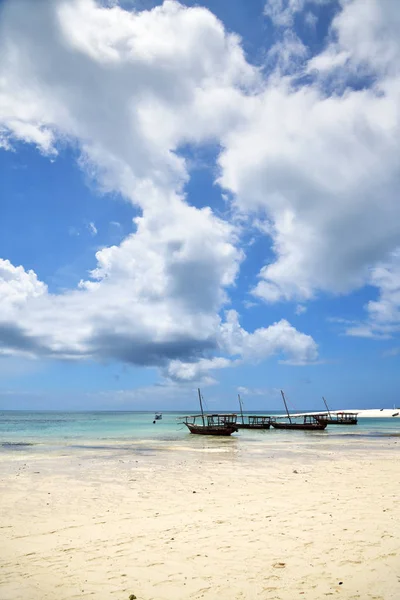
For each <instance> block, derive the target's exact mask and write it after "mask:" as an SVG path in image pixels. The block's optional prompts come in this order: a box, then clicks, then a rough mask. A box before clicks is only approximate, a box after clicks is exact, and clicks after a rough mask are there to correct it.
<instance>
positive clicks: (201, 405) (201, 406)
mask: <svg viewBox="0 0 400 600" xmlns="http://www.w3.org/2000/svg"><path fill="white" fill-rule="evenodd" d="M197 391H198V392H199V401H200V409H201V420H202V421H203V426H204V425H205V423H204V410H203V403H202V401H201V392H200V388H197Z"/></svg>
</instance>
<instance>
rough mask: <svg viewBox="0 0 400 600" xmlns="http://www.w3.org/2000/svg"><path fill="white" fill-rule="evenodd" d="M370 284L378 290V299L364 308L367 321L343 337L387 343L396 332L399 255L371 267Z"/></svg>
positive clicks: (398, 324) (399, 314)
mask: <svg viewBox="0 0 400 600" xmlns="http://www.w3.org/2000/svg"><path fill="white" fill-rule="evenodd" d="M370 284H371V285H373V286H375V287H376V288H378V292H379V293H378V298H377V299H376V300H370V301H369V302H368V303H367V305H366V307H365V308H366V312H367V318H366V320H365V321H364V322H360V323H355V324H353V325H352V326H351V327H348V328H347V330H346V333H347V335H351V336H357V337H368V338H377V339H387V338H390V337H392V336H393V334H395V333H398V332H399V331H400V251H399V250H397V251H396V252H394V253H393V254H392V256H391V257H390V260H388V261H386V262H385V263H381V264H379V265H377V266H376V267H374V268H373V269H372V271H371V277H370Z"/></svg>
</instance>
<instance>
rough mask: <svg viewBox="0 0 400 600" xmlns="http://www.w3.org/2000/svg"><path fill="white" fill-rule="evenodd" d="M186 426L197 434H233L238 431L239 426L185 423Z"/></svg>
mask: <svg viewBox="0 0 400 600" xmlns="http://www.w3.org/2000/svg"><path fill="white" fill-rule="evenodd" d="M185 425H186V427H187V428H188V429H189V431H190V433H194V434H196V435H224V436H227V435H232V433H235V432H236V431H237V427H236V425H235V426H230V425H226V426H225V425H215V426H210V425H193V424H191V423H185Z"/></svg>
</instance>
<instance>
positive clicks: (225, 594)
mask: <svg viewBox="0 0 400 600" xmlns="http://www.w3.org/2000/svg"><path fill="white" fill-rule="evenodd" d="M190 439H191V438H190ZM358 444H360V442H358V443H354V444H353V445H351V446H350V447H349V448H347V449H346V450H344V449H343V448H342V447H341V446H340V444H337V447H335V444H334V443H330V444H329V446H327V447H322V448H318V452H316V450H315V449H313V444H312V443H311V444H307V445H304V447H303V448H300V449H299V448H298V447H294V448H293V450H290V449H289V450H288V452H287V453H286V454H284V455H282V454H280V455H279V456H278V455H275V453H274V451H273V450H272V449H270V451H269V454H267V455H266V454H264V453H263V454H261V453H259V455H257V451H256V450H255V451H254V453H253V454H251V453H249V454H246V453H243V451H241V450H240V449H238V445H237V444H236V443H233V444H231V445H229V444H226V445H225V446H224V445H222V447H218V445H214V447H209V446H208V445H207V443H206V442H203V443H202V444H197V447H195V446H192V448H191V447H190V444H188V443H186V447H184V448H180V449H176V448H175V449H174V450H173V451H171V452H164V453H163V454H162V455H161V456H159V455H157V454H156V455H152V454H151V453H150V454H148V455H146V454H144V455H143V456H138V455H132V454H131V453H129V452H128V451H126V450H123V449H121V451H119V452H118V451H117V452H115V453H114V454H112V455H107V456H106V457H103V458H102V457H101V456H99V453H98V452H95V451H92V452H91V451H87V452H86V453H85V456H84V457H83V458H82V456H80V455H79V454H78V453H77V452H76V453H75V454H74V453H71V454H65V455H64V456H62V455H55V454H49V453H47V454H44V453H43V454H41V453H37V454H36V455H35V456H34V457H33V456H31V455H27V454H24V453H23V452H21V453H19V454H16V455H13V457H12V458H6V459H3V460H2V462H1V463H0V464H1V480H0V485H1V496H0V498H1V501H0V503H1V504H0V511H1V570H0V598H1V599H2V600H17V599H22V598H29V599H30V600H42V599H49V600H53V599H54V600H55V599H70V598H71V599H72V598H86V597H93V598H98V599H106V598H118V599H121V600H128V599H129V596H130V595H131V594H133V595H135V596H136V597H137V599H138V600H172V599H182V600H184V599H189V598H190V599H192V598H193V599H200V598H204V599H210V600H211V599H216V598H219V599H221V600H232V599H233V598H235V599H238V598H246V599H249V600H250V599H266V600H267V599H271V600H272V599H276V600H293V599H294V598H306V599H308V600H314V599H315V600H317V599H321V598H325V597H327V598H328V597H330V596H332V597H337V598H346V599H350V598H360V599H363V600H365V599H375V600H377V599H382V600H398V598H399V597H400V551H399V545H400V544H399V539H400V519H399V508H400V495H399V487H400V486H399V474H400V467H399V461H398V450H399V447H400V440H399V441H398V442H397V440H396V439H393V438H390V439H387V440H379V441H376V442H375V441H373V440H372V441H368V447H367V448H366V447H365V446H360V447H358ZM27 456H28V458H27Z"/></svg>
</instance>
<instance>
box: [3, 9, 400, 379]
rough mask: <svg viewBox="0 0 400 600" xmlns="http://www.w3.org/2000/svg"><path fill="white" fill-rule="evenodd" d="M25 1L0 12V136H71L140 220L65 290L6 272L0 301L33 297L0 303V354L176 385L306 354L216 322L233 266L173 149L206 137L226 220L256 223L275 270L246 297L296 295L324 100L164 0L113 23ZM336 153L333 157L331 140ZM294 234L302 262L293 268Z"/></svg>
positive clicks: (280, 335) (210, 21)
mask: <svg viewBox="0 0 400 600" xmlns="http://www.w3.org/2000/svg"><path fill="white" fill-rule="evenodd" d="M293 6H294V5H293ZM31 8H32V7H31V2H30V1H28V0H13V1H12V2H10V1H8V2H6V3H5V5H4V6H3V7H2V21H1V24H0V40H1V41H0V56H1V59H0V122H1V125H2V130H3V132H4V133H3V135H5V137H4V140H5V142H4V143H5V144H13V142H14V140H23V141H25V142H28V143H33V144H36V145H37V146H38V147H39V148H40V149H41V151H42V152H44V153H53V154H55V153H56V152H57V143H58V142H59V140H62V141H63V143H68V142H69V141H72V142H73V143H74V145H76V146H77V147H78V148H79V149H80V152H81V157H80V164H81V166H82V168H83V169H85V170H86V172H88V173H89V174H90V175H91V176H92V177H93V179H95V180H96V181H97V182H98V183H99V185H100V186H101V187H102V188H103V189H105V190H116V191H118V192H119V193H120V194H122V195H123V196H124V197H125V198H126V199H128V200H129V201H130V202H132V203H134V204H136V205H138V206H139V207H140V209H141V211H142V212H141V217H140V218H138V219H137V220H136V227H137V230H136V232H135V233H134V234H132V235H131V236H129V237H127V238H126V239H125V240H124V241H123V242H122V243H121V244H120V245H119V246H113V247H110V248H104V249H103V250H101V251H99V252H98V253H97V261H98V265H97V268H96V269H95V270H94V271H93V272H92V273H91V277H90V278H89V279H88V281H84V282H81V284H80V287H79V289H77V290H71V291H68V292H64V293H62V294H58V295H54V294H49V293H48V292H47V290H46V287H45V285H44V284H43V283H41V282H40V281H38V279H37V277H36V275H35V274H34V273H32V272H25V271H24V270H23V269H22V267H13V266H12V265H10V266H9V268H8V271H7V272H10V269H11V275H12V276H11V278H10V277H9V279H8V280H6V279H4V281H2V285H4V286H5V288H6V291H7V294H9V295H10V294H11V293H12V290H13V289H15V288H18V286H19V285H20V284H21V283H20V282H21V281H23V282H25V283H26V282H27V281H28V280H29V281H30V282H31V284H32V285H33V287H35V286H37V288H38V289H40V291H41V292H40V294H36V295H33V296H32V294H31V295H29V294H28V295H27V296H26V297H23V300H22V301H21V303H20V304H18V303H11V304H10V307H11V308H10V311H9V313H8V314H7V319H6V318H5V317H4V314H3V315H1V319H2V327H3V329H2V336H3V337H2V340H3V346H4V347H5V348H6V349H9V350H10V351H13V352H17V351H21V352H24V353H27V354H29V355H34V354H36V355H42V356H62V357H70V358H73V357H75V358H79V357H92V358H112V359H120V360H123V361H127V362H132V363H135V364H143V365H154V366H159V367H161V368H163V369H164V372H166V373H167V374H168V375H169V376H170V377H174V378H176V379H179V378H180V379H183V380H190V379H193V378H196V377H203V376H205V373H206V372H207V371H210V370H213V369H216V368H223V367H226V366H228V365H229V364H232V360H233V361H235V360H241V361H253V360H254V361H260V360H264V359H265V358H267V357H269V356H273V355H275V354H277V355H279V356H280V355H281V354H283V355H284V356H285V357H286V358H287V360H288V361H290V362H292V363H296V364H303V363H305V362H310V361H311V362H313V361H315V359H316V356H317V347H316V344H315V342H314V341H313V340H312V338H311V337H310V336H307V335H305V334H302V333H299V332H298V331H297V330H296V329H294V328H293V327H292V326H291V325H290V324H289V323H288V322H287V321H285V320H281V321H279V322H277V323H274V324H272V325H270V326H267V327H260V328H258V329H256V330H255V331H254V332H253V333H249V332H247V331H245V330H244V329H243V328H242V327H241V326H240V325H239V322H238V316H237V315H236V313H235V312H234V311H230V312H229V313H228V316H227V320H226V321H221V318H220V316H219V312H220V310H221V308H222V307H223V306H224V305H225V304H226V303H227V301H228V297H227V290H228V289H229V287H230V286H232V285H234V283H235V280H236V275H237V272H238V268H239V265H240V263H241V261H242V259H243V254H242V252H241V251H240V250H239V249H238V239H237V236H238V232H237V229H236V228H235V227H234V226H233V225H230V224H229V223H227V222H225V221H223V220H222V219H218V218H217V217H216V216H215V215H214V214H213V213H212V211H211V210H210V209H203V210H199V209H196V208H194V207H190V206H189V205H188V204H187V200H186V198H185V197H184V195H183V193H182V189H183V186H184V184H185V182H186V181H187V179H188V176H189V175H188V169H187V165H186V162H185V160H184V158H183V157H182V156H180V154H179V149H180V148H181V147H182V146H183V145H185V144H201V143H205V142H209V141H214V142H217V143H222V144H223V146H224V148H225V150H224V153H223V155H222V156H221V160H220V164H221V167H222V173H221V182H222V183H223V184H224V186H225V187H226V188H228V189H229V190H230V191H231V192H233V193H234V194H235V195H236V204H237V206H238V207H239V208H240V209H241V210H243V211H244V212H248V211H251V210H252V209H253V208H255V209H256V210H259V209H260V208H261V209H262V210H263V211H264V212H265V213H267V217H268V219H269V220H270V222H271V231H272V235H273V236H274V241H275V249H276V251H277V253H278V254H279V255H280V259H278V262H277V263H276V265H275V271H274V267H273V266H271V267H267V268H266V271H265V272H263V274H262V277H263V279H264V280H265V281H264V284H265V286H267V285H269V286H270V289H269V292H267V291H265V290H264V292H263V293H262V292H261V287H259V288H258V292H259V295H261V296H263V295H268V294H270V296H271V295H272V296H274V297H281V296H282V295H286V296H287V297H289V296H291V295H293V294H294V295H296V294H298V295H300V296H303V297H307V296H308V297H310V296H311V295H312V294H313V289H314V287H315V286H322V287H323V282H322V284H321V282H320V275H321V273H324V272H325V271H324V270H322V269H317V268H316V273H315V274H314V275H313V276H311V275H310V273H309V271H310V269H309V264H308V262H307V261H308V260H309V257H310V256H312V257H313V258H315V261H317V258H316V257H314V253H315V245H313V244H314V238H315V237H318V236H316V235H315V223H314V224H310V223H309V221H308V216H309V214H310V212H311V213H312V214H313V213H314V212H315V213H316V215H317V216H318V210H315V199H314V203H313V198H312V197H310V200H309V204H310V206H309V209H307V206H306V202H305V199H307V197H308V195H309V192H310V190H311V191H312V189H313V185H314V187H315V188H318V186H319V187H321V185H322V187H323V186H324V185H325V184H326V181H325V179H324V177H325V176H326V175H327V176H329V175H331V168H330V165H329V160H328V157H327V156H325V155H324V152H322V164H319V168H320V172H318V173H317V175H316V174H315V172H314V169H311V167H310V164H311V162H312V160H313V158H315V157H317V158H318V159H319V157H320V156H321V148H320V145H321V142H320V141H319V140H320V138H319V136H320V135H322V136H323V137H324V135H325V134H326V135H327V137H328V141H327V142H322V144H323V143H326V144H327V146H328V147H329V142H330V140H329V136H333V137H334V139H336V138H335V136H336V135H337V131H338V130H337V127H336V126H335V127H334V126H330V124H329V123H330V121H329V119H330V117H331V115H332V111H333V112H334V111H335V110H338V109H337V107H336V106H335V102H334V101H333V102H332V104H331V105H329V104H324V102H323V101H322V98H321V95H320V94H319V93H318V91H316V90H310V91H307V90H300V91H298V92H293V91H292V90H291V89H290V88H289V87H288V85H287V84H285V83H284V82H283V83H281V84H277V83H276V81H275V84H274V86H275V87H274V88H271V87H268V86H266V87H265V85H264V84H263V82H262V81H261V78H260V74H259V71H258V69H256V68H254V67H252V66H251V65H249V64H248V63H247V62H246V60H245V57H244V54H243V51H242V48H241V44H240V39H239V38H238V37H237V36H235V35H232V34H228V33H227V32H226V31H225V30H224V27H223V25H222V24H221V22H220V21H218V19H217V18H216V17H215V16H214V15H212V13H211V12H210V11H208V10H206V9H203V8H200V7H195V8H185V7H183V6H181V5H179V4H178V3H176V2H172V1H166V2H164V3H163V4H162V5H161V6H158V7H156V8H154V9H152V10H147V11H142V12H131V13H128V12H126V11H124V10H122V9H121V8H119V7H118V6H114V7H113V8H105V7H100V5H98V4H96V3H95V2H94V1H93V0H70V1H66V0H56V1H42V2H40V3H38V4H37V6H36V7H35V11H32V10H31ZM340 101H341V99H338V100H337V101H336V103H337V104H338V105H339V107H340ZM371 102H372V100H371ZM350 104H351V103H350ZM355 104H357V103H355ZM357 111H358V112H359V106H358V105H357V106H355V107H353V112H354V114H355V113H356V112H357ZM339 112H340V110H339ZM271 115H273V117H272V118H271ZM342 118H343V129H345V127H347V117H346V116H343V117H342ZM7 136H8V137H7ZM241 140H242V141H241ZM310 142H311V143H310ZM253 143H254V146H253V147H252V146H251V145H252V144H253ZM241 144H242V146H243V147H242V148H241V147H240V146H241ZM308 146H310V157H309V158H306V156H305V154H304V149H305V148H308ZM337 146H338V150H339V151H340V152H341V151H342V150H343V148H345V149H348V143H347V141H346V144H344V143H343V144H340V143H338V144H337ZM350 150H351V148H350ZM357 150H358V147H357ZM250 160H252V161H253V164H251V162H250ZM310 161H311V162H310ZM342 162H343V165H344V167H345V166H346V165H347V162H345V160H344V159H343V161H342ZM371 162H372V163H373V159H372V158H371ZM272 167H273V169H272V170H271V168H272ZM303 168H304V172H303V173H302V169H303ZM324 170H325V172H324ZM344 170H345V168H344ZM249 178H250V179H249ZM302 178H303V179H304V180H305V182H304V185H303V189H302V186H301V185H299V189H300V191H299V193H297V191H296V193H295V190H297V189H298V188H297V186H298V184H299V183H302ZM345 183H346V181H344V182H343V185H344V184H345ZM356 183H357V185H358V184H359V182H358V180H357V182H356ZM336 185H338V184H337V182H336ZM335 192H336V190H335V189H334V190H331V196H332V197H335ZM317 195H318V194H317ZM311 196H312V194H311ZM344 204H345V202H344ZM264 216H265V215H264ZM324 219H325V220H324ZM329 219H330V216H329ZM326 220H328V217H326V216H325V217H324V218H322V217H321V220H320V222H317V226H318V227H319V226H320V224H321V223H322V225H324V223H325V221H326ZM298 224H300V226H299V227H298ZM325 230H326V227H325ZM325 230H324V228H323V227H322V232H321V239H322V238H323V234H324V233H326V231H325ZM92 231H93V232H94V229H92ZM317 231H318V229H317ZM396 231H397V230H396ZM301 241H303V243H304V249H302V253H303V257H302V256H300V257H298V258H297V259H296V258H295V253H296V252H297V251H298V250H299V244H300V242H301ZM310 244H311V246H312V247H311V249H310V247H309V245H310ZM316 245H317V246H318V240H317V244H316ZM317 249H318V248H317ZM326 252H327V251H325V254H326ZM321 256H322V257H323V256H324V252H322V253H321ZM320 258H321V257H320ZM279 261H280V262H279ZM328 275H329V273H328ZM328 280H329V281H330V279H329V277H328ZM262 283H263V282H260V286H261V285H262ZM10 290H11V291H10ZM210 354H211V355H212V354H214V355H213V356H209V355H210ZM230 354H232V355H233V356H234V358H233V359H232V358H231V357H230ZM193 365H195V366H193Z"/></svg>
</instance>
